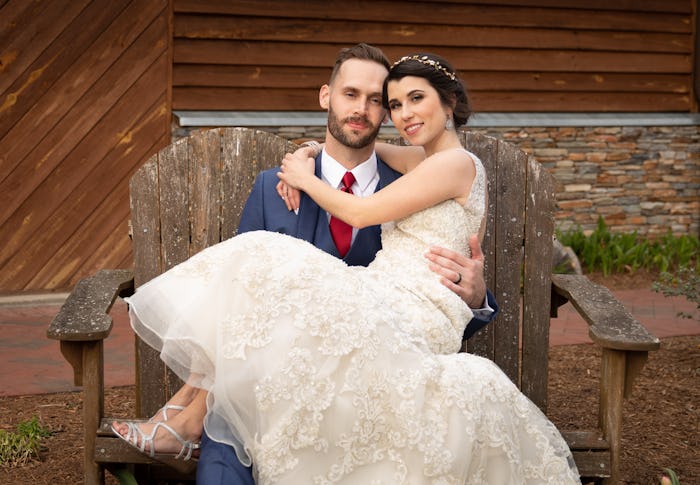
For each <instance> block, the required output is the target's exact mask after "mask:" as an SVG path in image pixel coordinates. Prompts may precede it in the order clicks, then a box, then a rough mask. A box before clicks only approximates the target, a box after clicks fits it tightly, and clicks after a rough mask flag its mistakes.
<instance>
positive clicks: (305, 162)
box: [277, 150, 315, 208]
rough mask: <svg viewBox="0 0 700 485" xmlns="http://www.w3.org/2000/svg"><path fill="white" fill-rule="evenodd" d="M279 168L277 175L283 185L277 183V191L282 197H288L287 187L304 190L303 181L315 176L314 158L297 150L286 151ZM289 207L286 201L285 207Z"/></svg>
mask: <svg viewBox="0 0 700 485" xmlns="http://www.w3.org/2000/svg"><path fill="white" fill-rule="evenodd" d="M280 168H281V172H278V173H277V176H278V177H279V178H280V180H281V181H282V183H283V184H284V185H283V186H280V184H277V192H278V193H279V194H280V197H282V198H283V199H284V198H285V197H288V195H287V188H292V189H298V190H304V182H305V181H308V180H309V179H310V178H311V177H315V175H314V168H315V161H314V159H313V158H310V157H307V156H305V155H304V154H301V153H299V150H297V152H294V153H287V154H286V155H285V156H284V160H282V166H281V167H280ZM285 185H286V187H285ZM281 191H284V192H281ZM297 199H298V196H297ZM297 206H298V200H297ZM289 207H290V206H289V203H288V205H287V208H289Z"/></svg>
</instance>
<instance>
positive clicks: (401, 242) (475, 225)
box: [370, 153, 486, 351]
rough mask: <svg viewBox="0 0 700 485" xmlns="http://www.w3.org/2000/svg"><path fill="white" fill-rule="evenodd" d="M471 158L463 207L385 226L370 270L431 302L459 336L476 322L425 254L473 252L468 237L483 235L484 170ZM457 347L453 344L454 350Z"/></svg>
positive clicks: (453, 205) (441, 208)
mask: <svg viewBox="0 0 700 485" xmlns="http://www.w3.org/2000/svg"><path fill="white" fill-rule="evenodd" d="M470 155H471V157H472V159H473V160H474V164H475V167H476V176H475V178H474V181H473V183H472V187H471V191H470V194H469V197H468V198H467V202H466V203H465V204H464V206H462V205H460V204H459V203H457V202H456V201H455V200H453V199H450V200H446V201H444V202H441V203H439V204H437V205H435V206H432V207H429V208H427V209H424V210H422V211H419V212H416V213H414V214H411V215H409V216H406V217H404V218H402V219H399V220H397V221H394V222H389V223H386V224H383V225H382V250H381V251H379V252H378V253H377V256H376V258H375V260H374V261H373V262H372V263H371V264H370V270H372V271H377V272H379V273H380V274H381V275H382V277H384V278H387V275H389V278H392V279H393V280H394V282H395V284H396V285H398V286H401V287H403V288H405V289H407V290H409V291H410V292H411V293H412V294H414V295H416V296H418V297H420V298H421V299H427V300H430V301H431V302H432V303H433V305H435V306H436V307H438V308H439V309H440V310H441V311H442V313H444V314H445V315H446V316H447V317H448V319H449V320H450V321H451V324H452V325H453V328H454V330H455V331H456V333H457V334H458V335H459V336H460V337H461V334H462V332H463V331H464V328H465V326H466V324H467V323H468V322H469V320H471V318H472V312H471V310H470V309H469V308H468V307H467V305H466V304H465V303H464V302H463V301H462V300H461V299H460V298H459V297H458V296H457V295H456V294H455V293H453V292H452V291H450V290H449V289H447V288H446V287H445V286H444V285H442V284H441V283H440V281H439V277H438V276H437V275H436V274H435V273H434V272H432V271H430V269H429V268H428V260H427V259H426V258H425V256H424V254H425V253H426V251H427V250H428V248H429V247H430V246H441V247H444V248H448V249H452V250H454V251H456V252H458V253H461V254H467V255H468V254H469V253H470V251H469V238H470V237H471V236H472V235H473V234H477V233H478V232H479V230H480V227H481V224H482V223H483V220H484V215H485V212H486V196H485V194H486V176H485V171H484V167H483V165H482V164H481V161H480V160H479V159H478V158H477V157H476V155H474V154H471V153H470ZM417 330H419V329H417ZM424 335H425V334H424ZM460 343H461V341H460ZM433 344H438V342H433ZM453 345H454V344H452V345H450V350H452V348H453ZM438 347H441V345H438ZM436 350H437V349H436ZM445 350H446V349H445ZM445 350H443V351H445ZM452 351H453V350H452Z"/></svg>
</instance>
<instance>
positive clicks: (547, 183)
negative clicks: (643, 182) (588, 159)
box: [520, 157, 555, 411]
mask: <svg viewBox="0 0 700 485" xmlns="http://www.w3.org/2000/svg"><path fill="white" fill-rule="evenodd" d="M527 168H528V170H527V187H526V190H525V194H526V210H525V240H524V245H523V251H524V257H525V260H524V267H523V319H522V320H523V323H522V354H523V355H522V369H521V385H520V387H521V389H522V391H523V393H525V395H526V396H528V397H529V398H530V399H531V400H532V401H533V402H534V403H535V404H537V405H538V406H539V407H540V409H542V411H546V409H547V382H548V381H547V377H548V372H547V371H548V362H549V358H548V357H549V354H548V352H549V325H550V312H549V309H550V301H551V297H552V269H553V268H552V266H553V258H552V252H553V236H554V216H553V214H554V209H555V193H554V184H553V179H552V176H551V175H550V174H549V172H547V171H546V169H545V168H544V167H543V166H542V165H540V164H539V163H538V162H536V161H535V160H534V159H533V158H532V157H529V159H528V160H527Z"/></svg>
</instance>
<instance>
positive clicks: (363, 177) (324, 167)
mask: <svg viewBox="0 0 700 485" xmlns="http://www.w3.org/2000/svg"><path fill="white" fill-rule="evenodd" d="M345 172H347V169H346V168H345V167H343V166H342V165H341V164H340V163H339V162H338V161H337V160H336V159H334V158H333V157H331V156H330V155H328V153H326V150H323V152H321V175H322V177H323V179H324V180H325V181H326V182H327V183H328V185H330V186H331V187H340V183H341V181H342V180H343V175H345ZM351 172H352V174H353V175H354V176H355V183H356V184H357V186H358V187H359V189H360V191H361V192H364V191H365V190H366V189H367V186H368V185H369V184H370V182H372V180H373V179H374V177H375V176H376V174H377V154H376V153H375V152H372V155H370V157H369V158H368V159H367V160H365V161H364V162H362V163H361V164H359V165H358V166H357V167H355V168H353V169H352V170H351Z"/></svg>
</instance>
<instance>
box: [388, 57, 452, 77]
mask: <svg viewBox="0 0 700 485" xmlns="http://www.w3.org/2000/svg"><path fill="white" fill-rule="evenodd" d="M406 61H418V62H420V63H421V64H425V65H426V66H430V67H433V68H435V69H436V70H438V71H440V72H441V73H443V74H444V75H445V76H447V77H449V78H450V79H452V80H453V81H456V80H457V76H456V75H455V73H453V72H451V71H448V70H447V69H446V68H445V67H444V66H443V65H442V64H440V63H439V62H438V61H436V60H433V59H431V58H429V57H428V56H419V55H417V54H416V55H413V56H403V57H402V58H401V59H399V60H398V61H396V62H395V63H393V64H392V65H391V68H392V69H393V68H394V67H396V66H397V65H398V64H401V63H402V62H406Z"/></svg>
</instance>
